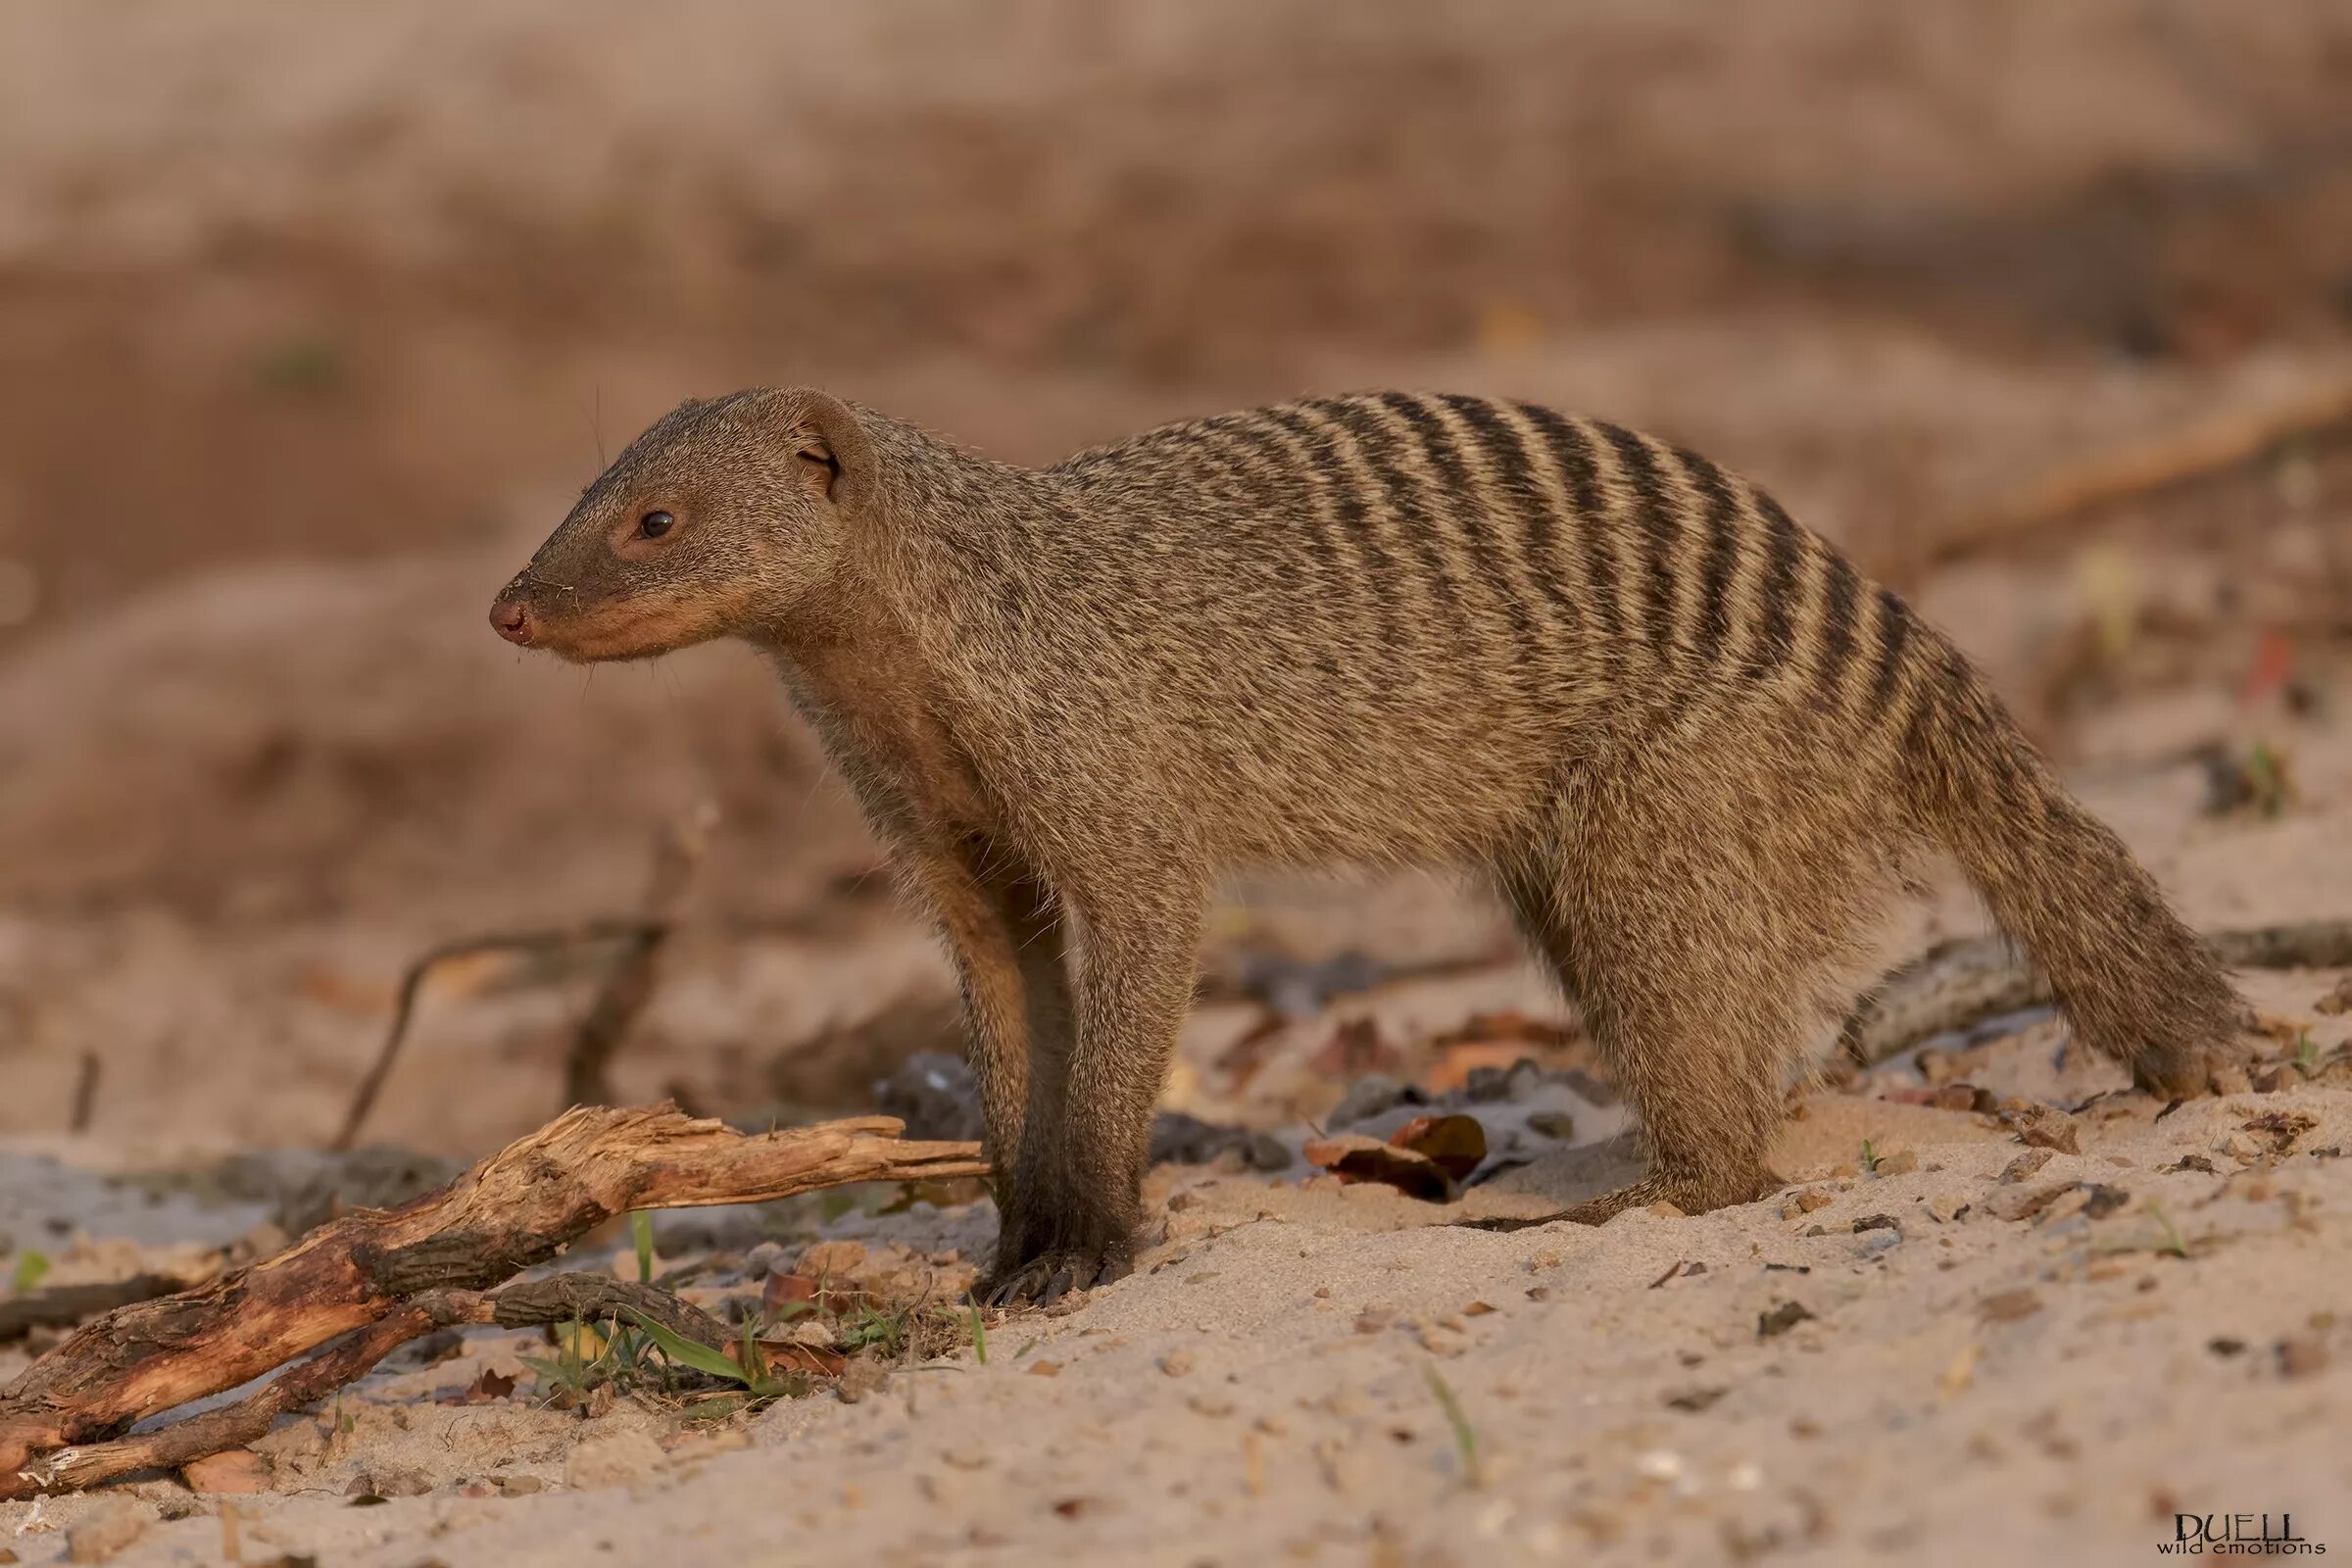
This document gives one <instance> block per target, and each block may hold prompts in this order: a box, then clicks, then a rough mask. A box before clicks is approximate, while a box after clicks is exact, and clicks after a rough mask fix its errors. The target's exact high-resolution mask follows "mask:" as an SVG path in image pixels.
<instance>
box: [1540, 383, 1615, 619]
mask: <svg viewBox="0 0 2352 1568" xmlns="http://www.w3.org/2000/svg"><path fill="white" fill-rule="evenodd" d="M1519 412H1520V413H1521V414H1522V415H1524V416H1525V417H1527V420H1528V422H1529V423H1530V424H1533V425H1534V426H1535V427H1536V429H1537V430H1538V431H1539V432H1541V433H1542V435H1543V437H1544V445H1545V446H1547V447H1549V448H1550V449H1551V461H1552V462H1553V463H1554V464H1555V465H1557V466H1558V467H1559V470H1560V476H1561V478H1562V479H1564V480H1565V481H1566V482H1567V486H1568V496H1569V499H1570V500H1572V501H1574V502H1575V503H1576V523H1577V526H1578V527H1579V528H1580V529H1582V530H1583V533H1584V550H1583V555H1584V558H1585V587H1586V588H1587V589H1588V590H1589V592H1590V596H1591V598H1592V601H1593V613H1595V614H1597V615H1598V616H1599V617H1600V628H1601V631H1602V633H1603V634H1604V635H1605V636H1606V638H1607V639H1608V641H1609V643H1610V644H1611V645H1614V644H1615V643H1616V642H1618V641H1619V640H1620V639H1622V638H1623V637H1624V635H1625V616H1624V614H1623V613H1621V612H1620V611H1619V610H1618V608H1617V563H1616V561H1615V560H1614V558H1612V557H1611V555H1610V553H1609V547H1608V542H1607V540H1605V539H1603V538H1602V537H1601V532H1602V530H1603V529H1604V528H1605V527H1606V526H1607V523H1608V518H1607V515H1606V512H1605V510H1604V509H1603V507H1602V505H1601V498H1600V474H1599V471H1598V469H1597V468H1596V467H1595V466H1593V451H1592V448H1591V447H1590V446H1589V445H1587V444H1586V441H1585V436H1584V432H1583V431H1581V430H1579V429H1578V428H1577V427H1576V426H1575V425H1574V424H1572V423H1570V422H1569V421H1568V420H1567V419H1566V418H1563V417H1561V416H1559V415H1557V414H1554V413H1553V412H1552V411H1551V410H1549V409H1547V408H1545V407H1544V406H1543V405H1542V404H1540V403H1522V404H1520V405H1519Z"/></svg>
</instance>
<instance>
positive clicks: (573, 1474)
mask: <svg viewBox="0 0 2352 1568" xmlns="http://www.w3.org/2000/svg"><path fill="white" fill-rule="evenodd" d="M668 1460H669V1456H668V1455H667V1454H665V1453H663V1452H662V1445H660V1444H659V1443H656V1442H655V1441H654V1440H653V1439H652V1438H651V1437H649V1436H648V1435H647V1434H645V1433H643V1432H616V1433H614V1434H613V1435H612V1436H611V1437H605V1438H590V1439H589V1440H588V1441H587V1442H585V1443H583V1444H581V1445H580V1446H578V1447H576V1448H574V1449H572V1450H571V1454H570V1456H569V1457H568V1458H566V1459H565V1460H564V1485H565V1486H567V1487H569V1488H571V1489H573V1490H574V1491H578V1492H585V1491H588V1490H590V1489H591V1488H596V1487H625V1486H627V1485H628V1484H629V1483H631V1482H633V1481H642V1480H644V1479H645V1478H646V1477H647V1476H650V1475H652V1474H654V1472H656V1471H658V1470H660V1469H661V1468H662V1466H663V1465H664V1464H666V1463H668Z"/></svg>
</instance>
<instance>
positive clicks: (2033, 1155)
mask: <svg viewBox="0 0 2352 1568" xmlns="http://www.w3.org/2000/svg"><path fill="white" fill-rule="evenodd" d="M2049 1162H2050V1151H2049V1150H2046V1149H2029V1150H2027V1151H2026V1152H2024V1153H2022V1154H2020V1155H2018V1156H2017V1157H2016V1158H2015V1159H2013V1160H2011V1161H2010V1162H2009V1163H2008V1164H2006V1165H2003V1166H2002V1167H2001V1180H2002V1181H2003V1182H2005V1183H2016V1182H2023V1181H2031V1180H2033V1178H2034V1177H2035V1176H2037V1175H2039V1174H2040V1173H2041V1167H2042V1166H2044V1165H2047V1164H2048V1163H2049Z"/></svg>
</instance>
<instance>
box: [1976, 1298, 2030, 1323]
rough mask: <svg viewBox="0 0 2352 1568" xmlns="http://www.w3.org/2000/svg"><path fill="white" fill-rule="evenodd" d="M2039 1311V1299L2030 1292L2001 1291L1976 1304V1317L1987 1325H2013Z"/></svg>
mask: <svg viewBox="0 0 2352 1568" xmlns="http://www.w3.org/2000/svg"><path fill="white" fill-rule="evenodd" d="M2040 1310H2041V1298H2040V1297H2039V1296H2036V1295H2035V1294H2034V1292H2032V1291H2003V1292H2001V1293H2000V1294H1999V1295H1998V1296H1987V1297H1986V1298H1985V1299H1983V1300H1982V1301H1979V1302H1978V1303H1977V1315H1978V1316H1979V1317H1981V1318H1983V1319H1984V1320H1985V1322H1987V1323H2015V1322H2016V1321H2017V1320H2018V1319H2020V1318H2027V1317H2032V1316H2033V1315H2034V1313H2036V1312H2038V1311H2040Z"/></svg>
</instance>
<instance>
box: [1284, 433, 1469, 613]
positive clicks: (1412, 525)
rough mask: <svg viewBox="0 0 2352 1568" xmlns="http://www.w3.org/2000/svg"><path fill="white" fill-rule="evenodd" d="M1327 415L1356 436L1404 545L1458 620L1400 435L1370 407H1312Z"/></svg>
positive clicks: (1458, 606) (1456, 598)
mask: <svg viewBox="0 0 2352 1568" xmlns="http://www.w3.org/2000/svg"><path fill="white" fill-rule="evenodd" d="M1308 406H1309V407H1310V408H1314V409H1317V410H1319V411H1321V412H1323V413H1325V414H1328V415H1329V416H1330V417H1331V418H1332V420H1333V421H1334V422H1335V423H1337V424H1338V425H1340V427H1341V428H1343V429H1345V430H1347V431H1348V433H1349V434H1350V435H1352V436H1354V437H1355V445H1356V450H1357V451H1358V452H1359V453H1361V454H1362V456H1363V460H1364V466H1365V467H1367V468H1369V469H1371V471H1372V476H1373V477H1374V478H1375V479H1377V480H1379V481H1380V486H1381V490H1382V492H1383V494H1384V495H1385V496H1386V498H1387V500H1388V503H1389V508H1390V510H1391V511H1392V512H1394V513H1395V514H1396V515H1397V519H1398V520H1399V521H1400V522H1402V523H1403V524H1404V533H1405V538H1406V540H1407V541H1408V542H1409V543H1410V544H1411V545H1412V549H1413V554H1414V556H1415V557H1417V558H1418V559H1419V561H1420V564H1421V568H1422V571H1423V573H1424V574H1425V576H1426V577H1427V579H1428V583H1429V588H1430V591H1431V592H1432V593H1433V594H1435V595H1436V596H1437V599H1438V602H1439V604H1440V605H1441V606H1442V607H1443V608H1444V609H1446V611H1448V612H1451V613H1454V614H1456V615H1459V614H1460V613H1461V610H1462V600H1461V595H1460V594H1459V593H1457V592H1456V591H1455V590H1454V586H1453V581H1452V579H1451V578H1450V577H1448V576H1447V575H1446V557H1445V555H1444V553H1443V552H1442V551H1440V550H1439V549H1438V541H1437V538H1436V534H1435V531H1434V529H1433V528H1432V526H1431V523H1430V519H1429V513H1428V511H1427V509H1425V508H1424V507H1423V506H1422V505H1421V500H1420V497H1418V496H1416V495H1415V494H1414V493H1413V482H1412V476H1411V475H1410V474H1408V473H1406V472H1405V471H1404V469H1403V467H1402V466H1400V459H1401V456H1402V455H1401V454H1400V453H1399V452H1398V451H1397V432H1396V431H1394V430H1392V429H1390V428H1389V426H1388V424H1387V423H1386V421H1384V420H1383V419H1382V418H1381V417H1380V416H1379V415H1377V414H1374V413H1373V412H1372V410H1371V408H1370V406H1369V405H1367V404H1364V403H1360V402H1355V401H1352V400H1349V399H1346V398H1330V399H1319V400H1317V401H1316V402H1314V403H1312V404H1310V405H1308Z"/></svg>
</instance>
